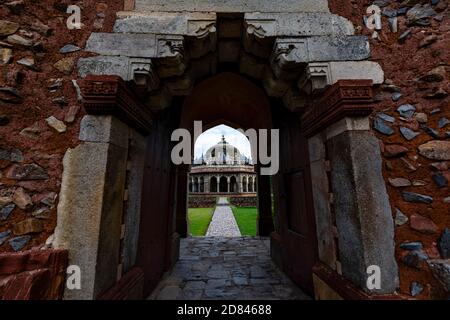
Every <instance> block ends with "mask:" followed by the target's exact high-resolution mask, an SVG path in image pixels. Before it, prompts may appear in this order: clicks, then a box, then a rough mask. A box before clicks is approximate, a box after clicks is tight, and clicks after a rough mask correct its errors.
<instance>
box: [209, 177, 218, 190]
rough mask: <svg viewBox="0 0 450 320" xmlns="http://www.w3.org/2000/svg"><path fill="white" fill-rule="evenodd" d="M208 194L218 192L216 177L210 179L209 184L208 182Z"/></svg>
mask: <svg viewBox="0 0 450 320" xmlns="http://www.w3.org/2000/svg"><path fill="white" fill-rule="evenodd" d="M209 186H210V188H211V190H210V192H218V189H217V178H216V177H211V182H210V185H209Z"/></svg>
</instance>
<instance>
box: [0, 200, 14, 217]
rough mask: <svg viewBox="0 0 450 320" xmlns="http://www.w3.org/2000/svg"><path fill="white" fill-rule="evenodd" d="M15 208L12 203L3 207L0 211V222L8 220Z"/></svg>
mask: <svg viewBox="0 0 450 320" xmlns="http://www.w3.org/2000/svg"><path fill="white" fill-rule="evenodd" d="M15 208H16V205H15V204H14V203H11V204H8V205H5V206H4V207H2V208H1V209H0V220H6V219H8V217H9V215H10V214H11V212H13V210H14V209H15Z"/></svg>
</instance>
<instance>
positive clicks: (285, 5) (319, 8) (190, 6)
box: [135, 0, 329, 13]
mask: <svg viewBox="0 0 450 320" xmlns="http://www.w3.org/2000/svg"><path fill="white" fill-rule="evenodd" d="M135 10H136V11H169V12H180V11H181V12H184V11H199V12H224V13H226V12H231V13H236V12H252V11H254V12H329V9H328V2H327V1H326V0H305V1H296V0H285V1H282V2H273V1H270V0H249V1H245V2H242V1H240V0H230V1H221V0H199V1H195V2H193V1H189V0H181V1H180V0H169V1H165V0H157V1H152V0H136V2H135Z"/></svg>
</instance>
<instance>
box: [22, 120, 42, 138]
mask: <svg viewBox="0 0 450 320" xmlns="http://www.w3.org/2000/svg"><path fill="white" fill-rule="evenodd" d="M40 134H41V128H40V126H39V122H35V123H34V124H33V125H31V126H29V127H26V128H24V129H22V131H20V135H21V136H24V137H27V138H30V139H33V140H37V139H39V136H40Z"/></svg>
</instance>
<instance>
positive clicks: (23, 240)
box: [8, 235, 31, 251]
mask: <svg viewBox="0 0 450 320" xmlns="http://www.w3.org/2000/svg"><path fill="white" fill-rule="evenodd" d="M30 240H31V236H29V235H26V236H19V237H14V238H12V239H10V240H9V241H8V243H9V245H10V246H11V248H12V249H13V250H14V251H20V250H22V249H23V248H24V247H25V246H26V245H27V244H28V242H29V241H30Z"/></svg>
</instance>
